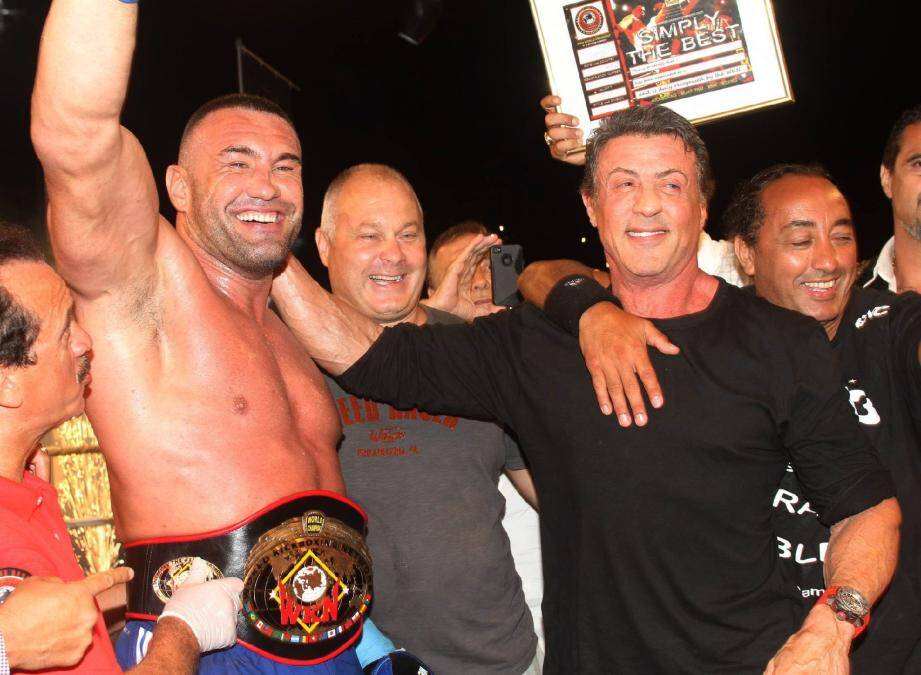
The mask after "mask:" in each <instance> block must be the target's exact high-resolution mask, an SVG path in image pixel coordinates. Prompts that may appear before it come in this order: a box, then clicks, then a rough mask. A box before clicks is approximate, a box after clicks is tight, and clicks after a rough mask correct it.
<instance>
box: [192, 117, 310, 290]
mask: <svg viewBox="0 0 921 675" xmlns="http://www.w3.org/2000/svg"><path fill="white" fill-rule="evenodd" d="M189 143H190V145H191V147H190V152H189V157H190V160H189V163H190V164H191V166H190V167H189V170H188V180H189V183H190V185H189V188H190V190H189V199H188V222H189V230H190V234H191V235H192V237H193V239H195V240H196V243H198V244H199V245H200V246H202V248H204V249H205V250H206V251H208V252H209V253H210V254H211V255H213V256H214V257H215V258H217V259H218V260H219V261H221V262H223V263H225V264H227V265H229V266H230V267H232V268H234V269H235V270H237V271H238V272H240V273H242V274H244V275H245V276H249V277H254V278H261V277H264V276H266V275H267V274H271V272H272V271H273V270H274V269H276V268H277V267H278V266H279V265H280V264H281V263H282V262H283V261H284V259H285V257H286V256H287V255H288V251H289V250H290V248H291V244H292V243H293V242H294V239H295V238H296V237H297V234H298V232H299V231H300V227H301V216H302V212H303V201H304V197H303V189H302V186H301V160H300V153H301V148H300V143H299V142H298V139H297V135H296V134H295V132H294V129H292V128H291V126H290V125H289V124H288V123H287V122H286V121H285V120H283V119H281V118H280V117H278V116H276V115H272V114H270V113H265V112H256V111H251V110H244V109H237V108H230V109H225V110H218V111H216V112H213V113H211V114H209V115H208V116H206V117H205V118H204V119H203V120H202V121H201V122H200V125H199V127H198V128H197V129H195V130H194V131H193V132H192V138H191V139H190V140H189Z"/></svg>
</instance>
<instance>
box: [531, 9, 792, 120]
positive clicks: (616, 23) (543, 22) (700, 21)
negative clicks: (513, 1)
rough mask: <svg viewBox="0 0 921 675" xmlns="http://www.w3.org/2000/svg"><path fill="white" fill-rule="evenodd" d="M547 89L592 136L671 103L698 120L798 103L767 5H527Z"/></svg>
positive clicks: (677, 110) (691, 118)
mask: <svg viewBox="0 0 921 675" xmlns="http://www.w3.org/2000/svg"><path fill="white" fill-rule="evenodd" d="M530 2H531V12H532V15H533V17H534V22H535V25H536V27H537V34H538V37H539V39H540V44H541V50H542V51H543V55H544V62H545V65H546V68H547V75H548V78H549V81H550V89H551V91H552V92H553V93H554V94H556V95H557V96H560V97H561V98H562V101H563V105H562V108H561V109H562V111H564V112H567V113H570V114H572V115H575V116H576V117H578V118H579V122H580V127H581V128H582V131H583V132H584V134H585V137H586V138H587V137H588V135H589V133H590V132H591V131H592V130H593V129H595V128H596V127H597V126H598V125H599V124H600V123H601V120H603V119H604V118H605V117H607V116H609V115H611V114H613V113H615V112H617V111H618V110H622V109H624V108H627V107H629V106H635V105H654V104H662V105H667V106H668V107H670V108H672V109H673V110H675V111H676V112H678V113H680V114H681V115H683V116H684V117H686V118H687V119H689V120H691V121H692V122H694V123H695V124H700V123H704V122H709V121H712V120H716V119H720V118H722V117H727V116H729V115H735V114H739V113H743V112H748V111H751V110H756V109H758V108H763V107H766V106H772V105H778V104H781V103H787V102H792V101H793V93H792V91H791V89H790V82H789V77H788V75H787V69H786V65H785V63H784V57H783V51H782V49H781V46H780V40H779V38H778V36H777V27H776V24H775V21H774V10H773V6H772V3H771V0H633V1H632V2H616V1H615V0H530Z"/></svg>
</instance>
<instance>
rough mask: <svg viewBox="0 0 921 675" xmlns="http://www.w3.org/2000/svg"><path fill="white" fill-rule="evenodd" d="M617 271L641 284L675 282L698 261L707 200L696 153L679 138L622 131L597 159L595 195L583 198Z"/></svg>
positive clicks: (626, 280) (614, 271) (705, 218)
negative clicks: (673, 280)
mask: <svg viewBox="0 0 921 675" xmlns="http://www.w3.org/2000/svg"><path fill="white" fill-rule="evenodd" d="M582 200H583V202H584V203H585V207H586V210H587V211H588V215H589V219H590V220H591V221H592V225H594V226H595V227H597V228H598V235H599V237H600V239H601V245H602V247H603V248H604V252H605V257H606V258H607V260H608V265H609V266H610V268H611V273H612V275H617V276H618V278H619V279H621V280H623V281H625V282H628V283H631V284H636V285H658V284H662V283H666V282H668V281H671V280H672V279H674V278H675V277H676V276H678V275H679V274H680V273H681V272H682V271H684V270H685V269H687V267H688V266H689V265H692V264H693V265H696V260H697V245H698V240H699V238H700V232H701V230H703V227H704V224H705V223H706V220H707V205H706V202H705V201H704V199H703V197H702V196H701V194H700V186H699V184H698V180H697V166H696V163H695V157H694V153H693V152H691V151H689V150H687V149H686V148H685V146H684V143H683V141H681V140H680V139H678V138H674V137H673V136H632V135H631V136H621V137H619V138H615V139H613V140H611V141H609V142H608V143H607V145H605V146H604V148H603V149H602V151H601V154H600V156H599V158H598V167H597V173H596V176H595V196H594V197H589V196H588V195H583V197H582Z"/></svg>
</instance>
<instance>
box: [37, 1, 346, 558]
mask: <svg viewBox="0 0 921 675" xmlns="http://www.w3.org/2000/svg"><path fill="white" fill-rule="evenodd" d="M136 21H137V6H136V5H127V4H124V3H118V2H112V1H111V0H56V1H55V2H54V3H53V5H52V8H51V11H50V13H49V16H48V20H47V22H46V25H45V31H44V35H43V40H42V49H41V55H40V63H39V68H38V75H37V78H36V85H35V91H34V94H33V102H32V103H33V106H32V107H33V110H32V138H33V143H34V145H35V148H36V152H37V154H38V156H39V159H40V160H41V162H42V166H43V168H44V171H45V177H46V182H47V187H48V195H49V209H48V220H49V229H50V233H51V238H52V243H53V247H54V251H55V255H56V258H57V261H58V268H59V270H60V272H61V274H62V275H63V276H64V278H65V279H66V280H67V282H68V285H69V286H70V287H71V288H72V290H73V292H74V295H75V299H76V312H77V316H78V318H79V320H80V322H81V324H82V325H83V326H84V327H85V328H86V329H87V331H88V332H89V333H90V334H91V335H95V336H97V339H96V341H95V348H94V351H93V361H92V365H93V385H92V388H91V390H90V393H89V395H88V398H87V406H86V410H87V413H88V416H89V418H90V421H91V422H92V424H93V427H94V429H95V431H96V434H97V436H98V438H99V442H100V446H101V448H102V450H103V452H104V453H105V456H106V460H107V463H108V468H109V475H110V479H111V486H112V497H113V502H114V512H115V514H116V515H115V518H116V527H117V530H118V534H119V536H120V538H121V539H122V540H128V541H130V540H134V539H138V538H144V537H154V536H164V535H180V534H187V533H199V532H205V531H208V530H212V529H216V528H222V527H225V526H227V525H230V524H233V523H235V522H237V521H239V520H241V519H243V518H244V517H246V516H248V515H250V514H252V513H253V512H255V511H257V510H259V509H260V508H261V507H263V506H265V505H267V504H269V503H270V502H272V501H274V500H276V499H278V498H281V497H284V496H286V495H289V494H292V493H295V492H300V491H303V490H309V489H326V490H332V491H336V492H344V485H343V482H342V477H341V474H340V472H339V463H338V457H337V455H336V451H335V444H336V442H337V440H338V438H339V435H340V428H339V421H338V416H337V415H336V412H335V410H334V408H333V404H332V401H331V400H330V398H329V394H328V393H327V390H326V386H325V384H324V382H323V380H322V377H321V375H320V373H319V371H318V370H317V368H316V367H315V366H314V364H313V362H312V361H311V360H310V358H309V357H308V356H307V354H306V353H305V351H304V350H303V348H302V347H301V346H300V345H299V344H298V343H297V342H296V340H295V339H294V337H293V336H292V335H291V334H290V333H289V332H288V330H287V329H286V328H285V327H284V326H283V324H282V323H281V321H280V320H279V319H278V318H277V317H276V316H275V315H274V314H272V313H271V312H270V311H268V310H267V308H266V305H267V299H268V293H269V289H270V285H271V266H272V261H273V260H274V259H276V258H280V259H283V258H284V255H285V254H286V252H287V248H288V244H289V243H290V241H291V239H292V238H293V236H296V232H297V228H298V227H299V221H300V214H301V210H302V201H303V196H302V191H301V169H300V160H299V156H300V153H301V149H300V143H299V142H298V139H297V136H296V134H295V132H294V130H293V129H292V128H291V127H290V125H288V124H287V123H286V122H285V121H284V120H283V119H281V118H279V117H277V116H274V115H271V114H269V113H265V112H255V111H249V110H243V109H230V110H221V111H218V112H213V113H211V114H210V115H208V116H207V117H205V118H204V120H203V121H202V122H201V124H200V125H199V127H198V128H197V129H196V130H195V131H194V132H193V136H192V138H191V139H190V141H189V143H188V144H187V146H184V149H183V153H182V156H181V158H180V165H179V166H174V167H170V170H169V172H168V175H167V187H168V191H169V196H170V199H171V200H172V202H173V205H174V206H175V207H176V210H177V214H178V215H177V223H176V228H175V229H173V227H172V226H171V225H170V224H169V223H168V222H167V221H166V220H165V219H164V218H162V217H161V216H160V215H159V214H158V210H159V200H158V196H157V193H156V186H155V183H154V180H153V176H152V174H151V171H150V167H149V165H148V162H147V159H146V157H145V155H144V151H143V149H142V148H141V146H140V144H139V143H138V141H137V139H135V138H134V137H133V136H132V135H131V134H130V132H128V131H127V130H126V129H125V128H123V127H121V126H120V123H119V117H120V111H121V107H122V104H123V102H124V96H125V92H126V89H127V82H128V75H129V72H130V63H131V53H132V51H133V47H134V40H135V29H136ZM100 34H104V35H106V36H107V39H106V40H105V41H103V43H102V44H98V43H97V42H98V41H97V40H96V39H95V38H94V37H93V36H97V35H100ZM246 212H258V213H259V214H263V215H264V214H269V215H270V216H271V217H272V218H274V219H275V221H276V222H274V223H260V222H252V219H248V220H247V219H242V220H241V219H240V218H239V217H238V216H240V215H241V214H243V213H246Z"/></svg>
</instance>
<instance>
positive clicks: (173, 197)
mask: <svg viewBox="0 0 921 675" xmlns="http://www.w3.org/2000/svg"><path fill="white" fill-rule="evenodd" d="M166 192H167V194H169V200H170V202H171V203H172V205H173V208H174V209H176V212H177V213H187V212H188V210H189V195H190V193H191V190H190V187H189V174H188V172H187V171H186V170H185V169H184V168H183V167H181V166H179V165H178V164H171V165H170V166H168V167H166Z"/></svg>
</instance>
